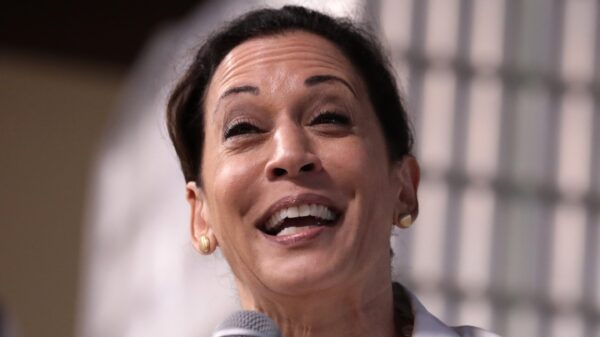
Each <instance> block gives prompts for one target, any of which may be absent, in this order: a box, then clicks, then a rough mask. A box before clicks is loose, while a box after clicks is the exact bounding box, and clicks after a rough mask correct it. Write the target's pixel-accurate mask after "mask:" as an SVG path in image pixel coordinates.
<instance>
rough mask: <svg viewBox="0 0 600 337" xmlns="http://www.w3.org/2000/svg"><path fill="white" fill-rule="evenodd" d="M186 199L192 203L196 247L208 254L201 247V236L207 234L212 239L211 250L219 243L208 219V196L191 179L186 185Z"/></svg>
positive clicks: (191, 222) (191, 219) (192, 224)
mask: <svg viewBox="0 0 600 337" xmlns="http://www.w3.org/2000/svg"><path fill="white" fill-rule="evenodd" d="M185 190H186V199H187V201H188V203H189V205H190V211H191V212H190V231H191V235H192V243H193V244H194V248H196V250H198V251H199V252H200V253H201V254H207V253H206V252H202V250H201V249H200V238H201V237H202V236H207V237H208V239H209V240H210V251H209V253H210V252H213V251H214V250H215V249H216V247H217V245H218V243H217V238H216V236H215V234H214V232H213V230H212V227H211V226H210V222H209V221H208V207H207V205H206V197H205V196H204V192H203V191H202V189H201V188H199V187H198V186H197V185H196V183H195V182H193V181H190V182H188V183H187V184H186V186H185Z"/></svg>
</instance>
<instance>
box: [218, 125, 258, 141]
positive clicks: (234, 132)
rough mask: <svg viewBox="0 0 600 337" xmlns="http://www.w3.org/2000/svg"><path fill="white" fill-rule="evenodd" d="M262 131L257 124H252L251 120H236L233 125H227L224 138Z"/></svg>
mask: <svg viewBox="0 0 600 337" xmlns="http://www.w3.org/2000/svg"><path fill="white" fill-rule="evenodd" d="M261 132H262V130H261V129H259V128H258V127H257V126H256V125H254V124H252V123H251V122H249V121H245V120H242V121H237V122H234V123H232V124H231V125H229V126H227V128H226V129H225V133H224V135H223V138H225V139H228V138H231V137H236V136H241V135H246V134H250V133H261Z"/></svg>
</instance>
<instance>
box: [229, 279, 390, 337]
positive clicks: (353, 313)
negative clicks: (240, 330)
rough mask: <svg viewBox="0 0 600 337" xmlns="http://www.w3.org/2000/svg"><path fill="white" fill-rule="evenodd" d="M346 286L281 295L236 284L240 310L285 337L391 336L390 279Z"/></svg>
mask: <svg viewBox="0 0 600 337" xmlns="http://www.w3.org/2000/svg"><path fill="white" fill-rule="evenodd" d="M377 283H378V284H377V286H376V287H373V285H372V284H367V283H364V284H350V285H347V287H344V288H343V289H341V288H340V287H335V288H334V289H327V290H322V291H318V292H314V293H310V294H301V295H293V296H290V295H281V294H273V293H266V294H263V292H260V293H261V295H260V296H257V293H259V292H255V291H249V290H248V289H247V288H246V287H244V286H243V285H242V284H241V283H240V282H238V289H239V290H240V297H241V301H242V307H243V308H244V309H246V310H256V311H261V312H263V313H265V314H267V315H268V316H269V317H271V318H272V319H273V320H275V321H276V322H277V325H278V326H279V328H280V329H281V332H282V334H283V336H285V337H339V336H348V337H352V336H356V337H359V336H360V337H363V336H371V337H393V336H394V335H395V334H394V309H393V294H392V284H391V280H390V279H388V280H387V281H386V282H385V283H383V282H381V280H379V282H377Z"/></svg>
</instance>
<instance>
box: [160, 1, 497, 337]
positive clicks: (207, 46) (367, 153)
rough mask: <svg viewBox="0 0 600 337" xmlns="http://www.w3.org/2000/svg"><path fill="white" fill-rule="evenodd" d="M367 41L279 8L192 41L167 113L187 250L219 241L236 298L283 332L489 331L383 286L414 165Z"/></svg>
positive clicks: (381, 65) (387, 76)
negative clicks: (442, 317)
mask: <svg viewBox="0 0 600 337" xmlns="http://www.w3.org/2000/svg"><path fill="white" fill-rule="evenodd" d="M374 41H376V40H375V39H374V38H373V37H371V36H370V35H368V34H367V33H365V32H364V31H362V30H360V29H358V28H356V27H355V26H354V25H353V24H352V23H350V22H348V21H344V20H338V19H333V18H331V17H329V16H326V15H324V14H321V13H318V12H314V11H311V10H307V9H305V8H302V7H290V6H286V7H283V8H282V9H279V10H275V9H262V10H257V11H254V12H250V13H248V14H246V15H244V16H242V17H241V18H239V19H237V20H236V21H233V22H232V23H230V24H229V25H228V26H226V27H225V28H224V29H223V30H221V31H219V32H217V33H216V34H214V35H213V36H211V37H210V38H209V39H208V40H207V41H206V42H205V43H204V45H203V46H202V47H201V48H200V50H199V51H198V53H197V55H196V58H195V60H194V61H193V62H192V64H191V66H190V68H189V69H188V72H187V73H186V74H185V75H184V76H183V78H182V79H181V80H180V82H179V83H178V85H177V87H176V88H175V90H174V92H173V93H172V96H171V98H170V101H169V106H168V124H169V132H170V136H171V139H172V140H173V143H174V145H175V148H176V151H177V154H178V156H179V159H180V161H181V166H182V169H183V172H184V176H185V179H186V181H187V182H188V183H187V199H188V201H189V204H190V206H191V232H192V239H193V242H194V245H195V247H197V249H198V251H199V252H200V253H202V254H211V253H212V252H214V251H215V249H217V247H218V248H219V249H221V251H222V253H223V255H224V256H225V258H226V259H227V261H228V263H229V265H230V266H231V269H232V271H233V273H234V275H235V279H236V283H237V288H238V291H239V294H240V299H241V304H242V306H243V307H244V308H245V309H248V310H256V311H260V312H263V313H265V314H267V315H268V316H270V317H271V318H273V319H274V320H275V321H276V322H277V324H278V326H279V328H280V329H281V330H282V332H283V335H284V336H385V337H391V336H421V337H424V336H430V335H431V336H433V334H435V336H461V335H462V336H491V334H487V333H485V332H483V331H481V330H479V329H474V328H462V330H461V329H451V328H448V327H446V326H445V325H443V324H442V323H441V322H439V321H437V320H436V319H435V318H433V317H432V316H431V315H430V314H428V313H427V312H426V311H425V310H424V309H423V308H422V306H421V305H420V304H419V303H418V301H416V299H414V298H412V297H411V295H410V294H408V293H407V292H406V291H405V290H404V289H403V288H402V287H401V286H400V285H397V284H394V285H393V284H392V280H391V270H390V269H391V263H390V262H391V261H390V240H389V239H390V232H391V230H392V226H393V225H396V226H399V227H401V228H406V227H408V226H410V224H411V223H412V221H413V220H414V219H415V218H416V216H417V214H418V202H417V197H416V193H417V187H418V183H419V167H418V164H417V162H416V160H415V159H414V157H413V156H411V154H410V151H411V147H412V136H411V132H410V129H409V125H408V122H407V117H406V112H405V109H404V107H403V106H402V103H401V100H400V98H399V96H398V90H397V88H396V85H395V79H394V77H393V75H392V72H391V70H390V67H389V65H388V63H387V62H386V60H385V58H384V57H383V56H382V54H381V52H380V48H379V46H378V45H377V43H376V42H374ZM459 331H461V332H460V333H459ZM436 333H437V334H436Z"/></svg>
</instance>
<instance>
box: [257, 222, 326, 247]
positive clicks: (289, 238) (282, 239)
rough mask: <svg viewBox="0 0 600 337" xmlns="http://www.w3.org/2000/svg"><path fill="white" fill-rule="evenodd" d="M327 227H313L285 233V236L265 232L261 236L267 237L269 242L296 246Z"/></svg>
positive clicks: (317, 234)
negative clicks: (295, 232) (298, 231)
mask: <svg viewBox="0 0 600 337" xmlns="http://www.w3.org/2000/svg"><path fill="white" fill-rule="evenodd" d="M327 228H328V227H314V228H311V229H307V230H305V231H302V232H300V233H297V234H292V235H286V236H272V235H268V234H265V233H261V234H262V235H263V236H265V237H266V238H267V240H269V241H271V242H275V243H278V244H280V245H285V246H297V245H301V244H303V243H304V242H307V241H310V240H312V239H314V238H316V237H317V236H319V235H320V234H321V233H322V232H323V231H325V230H326V229H327Z"/></svg>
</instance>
